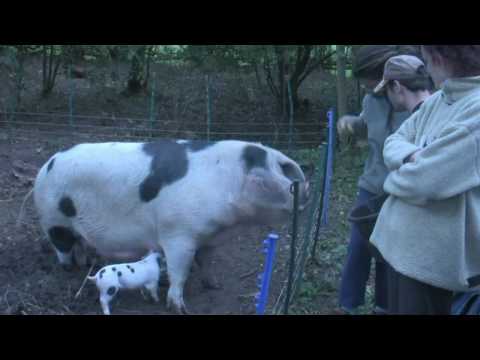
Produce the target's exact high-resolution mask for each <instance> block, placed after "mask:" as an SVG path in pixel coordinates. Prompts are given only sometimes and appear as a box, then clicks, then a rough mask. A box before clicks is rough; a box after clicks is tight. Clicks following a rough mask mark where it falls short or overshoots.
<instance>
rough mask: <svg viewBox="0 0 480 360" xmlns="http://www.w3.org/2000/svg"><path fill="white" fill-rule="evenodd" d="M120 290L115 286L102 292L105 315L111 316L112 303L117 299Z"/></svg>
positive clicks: (101, 298) (101, 297)
mask: <svg viewBox="0 0 480 360" xmlns="http://www.w3.org/2000/svg"><path fill="white" fill-rule="evenodd" d="M117 291H118V289H117V288H116V287H114V286H112V287H109V288H108V289H107V290H106V291H102V292H101V294H100V304H101V305H102V310H103V314H104V315H110V307H109V304H110V301H112V299H113V298H114V297H115V294H116V293H117Z"/></svg>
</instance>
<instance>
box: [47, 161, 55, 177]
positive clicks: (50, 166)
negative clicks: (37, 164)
mask: <svg viewBox="0 0 480 360" xmlns="http://www.w3.org/2000/svg"><path fill="white" fill-rule="evenodd" d="M54 163H55V158H53V159H52V160H50V162H49V163H48V166H47V173H49V172H50V170H52V168H53V164H54Z"/></svg>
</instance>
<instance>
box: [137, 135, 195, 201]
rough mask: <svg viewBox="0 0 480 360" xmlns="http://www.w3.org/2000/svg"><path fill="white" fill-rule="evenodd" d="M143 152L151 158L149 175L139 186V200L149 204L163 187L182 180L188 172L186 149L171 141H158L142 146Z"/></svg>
mask: <svg viewBox="0 0 480 360" xmlns="http://www.w3.org/2000/svg"><path fill="white" fill-rule="evenodd" d="M143 151H144V152H145V153H146V154H147V155H149V156H151V157H152V162H151V164H150V174H149V175H148V176H147V177H146V178H145V180H143V182H142V183H141V184H140V199H141V200H142V201H143V202H150V201H152V200H153V199H155V198H156V197H157V196H158V193H159V192H160V190H162V188H163V187H164V186H167V185H170V184H173V183H174V182H175V181H178V180H180V179H182V178H183V177H184V176H185V175H186V174H187V170H188V159H187V152H186V148H185V147H184V146H183V145H180V144H177V143H176V142H174V141H171V140H160V141H156V142H153V143H147V144H144V145H143Z"/></svg>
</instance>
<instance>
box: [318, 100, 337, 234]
mask: <svg viewBox="0 0 480 360" xmlns="http://www.w3.org/2000/svg"><path fill="white" fill-rule="evenodd" d="M327 116H328V127H329V132H328V150H327V154H328V155H327V171H326V175H325V186H324V189H325V190H324V192H325V196H324V197H323V209H322V210H323V212H322V223H321V224H322V226H326V225H327V224H328V210H329V209H328V207H329V198H330V196H329V195H330V190H331V188H332V176H333V152H334V151H335V138H336V136H335V110H334V109H331V110H330V111H329V112H328V113H327Z"/></svg>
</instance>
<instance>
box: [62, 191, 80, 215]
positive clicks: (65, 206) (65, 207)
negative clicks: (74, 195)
mask: <svg viewBox="0 0 480 360" xmlns="http://www.w3.org/2000/svg"><path fill="white" fill-rule="evenodd" d="M58 208H59V210H60V211H61V212H62V214H63V215H65V216H66V217H74V216H75V215H77V210H76V209H75V206H74V205H73V200H72V199H71V198H70V197H68V196H64V197H63V198H62V199H61V200H60V202H59V204H58Z"/></svg>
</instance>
